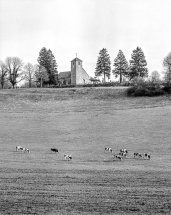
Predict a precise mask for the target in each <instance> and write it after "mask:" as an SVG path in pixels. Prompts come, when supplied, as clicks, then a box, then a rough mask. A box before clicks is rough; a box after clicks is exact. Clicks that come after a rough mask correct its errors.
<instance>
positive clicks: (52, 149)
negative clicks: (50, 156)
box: [50, 148, 59, 153]
mask: <svg viewBox="0 0 171 215" xmlns="http://www.w3.org/2000/svg"><path fill="white" fill-rule="evenodd" d="M50 150H51V151H52V152H55V153H56V152H59V151H58V149H55V148H51V149H50Z"/></svg>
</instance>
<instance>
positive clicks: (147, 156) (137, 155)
mask: <svg viewBox="0 0 171 215" xmlns="http://www.w3.org/2000/svg"><path fill="white" fill-rule="evenodd" d="M105 152H110V153H113V150H112V148H108V147H107V148H105ZM113 155H114V159H117V160H120V161H121V160H122V158H126V157H127V155H128V150H127V149H120V151H119V153H118V154H113ZM134 158H144V159H148V160H150V154H148V153H143V154H142V153H139V152H134Z"/></svg>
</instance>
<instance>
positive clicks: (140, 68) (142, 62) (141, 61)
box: [129, 47, 148, 79]
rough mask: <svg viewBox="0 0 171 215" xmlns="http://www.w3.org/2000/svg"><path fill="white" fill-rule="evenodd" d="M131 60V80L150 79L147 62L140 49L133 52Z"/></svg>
mask: <svg viewBox="0 0 171 215" xmlns="http://www.w3.org/2000/svg"><path fill="white" fill-rule="evenodd" d="M131 58H132V59H131V60H130V61H129V63H130V66H129V78H130V79H132V78H134V77H142V78H144V77H148V69H147V67H146V66H147V61H146V59H145V56H144V53H143V51H142V49H141V48H140V47H137V48H136V49H134V50H133V52H132V55H131Z"/></svg>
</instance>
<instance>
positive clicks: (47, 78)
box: [0, 47, 171, 89]
mask: <svg viewBox="0 0 171 215" xmlns="http://www.w3.org/2000/svg"><path fill="white" fill-rule="evenodd" d="M37 62H38V64H35V65H33V64H31V63H27V64H24V63H23V61H22V60H21V59H20V58H18V57H7V58H6V59H5V61H4V62H3V61H0V85H1V88H2V89H3V88H4V86H5V85H7V86H9V85H11V86H12V87H13V88H15V86H16V85H17V84H18V83H19V82H21V81H22V80H25V81H26V83H27V84H28V87H32V86H35V83H36V86H40V87H42V86H43V85H58V84H59V80H58V65H57V62H56V59H55V56H54V54H53V53H52V51H51V50H50V49H47V48H45V47H43V48H42V49H41V50H40V52H39V56H38V59H37ZM113 67H114V69H113V70H112V73H113V74H114V76H115V78H118V77H119V81H120V83H121V82H122V81H123V79H124V78H126V79H128V80H133V79H134V78H135V77H136V78H139V77H141V78H146V77H148V68H147V61H146V59H145V55H144V53H143V51H142V49H141V48H140V47H137V48H136V49H135V50H133V52H132V54H131V60H130V61H129V63H128V61H127V60H126V58H125V55H124V53H123V52H122V50H119V52H118V54H117V56H116V58H115V59H114V62H113ZM163 67H164V71H163V73H164V79H165V81H166V82H169V83H170V82H171V52H170V53H169V54H168V55H167V56H166V57H165V58H164V60H163ZM102 75H103V81H104V82H106V77H107V78H108V79H110V76H111V61H110V56H109V54H108V51H107V49H106V48H103V49H102V50H100V52H99V56H98V59H97V64H96V68H95V77H99V76H102ZM159 76H160V74H159V73H158V72H157V71H153V72H152V74H151V79H152V81H156V80H159Z"/></svg>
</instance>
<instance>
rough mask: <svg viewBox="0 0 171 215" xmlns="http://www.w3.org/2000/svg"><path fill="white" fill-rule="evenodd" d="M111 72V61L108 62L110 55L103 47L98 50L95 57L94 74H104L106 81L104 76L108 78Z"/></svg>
mask: <svg viewBox="0 0 171 215" xmlns="http://www.w3.org/2000/svg"><path fill="white" fill-rule="evenodd" d="M110 73H111V62H110V56H109V54H108V53H107V49H106V48H103V49H102V50H101V51H100V52H99V56H98V59H97V64H96V68H95V76H97V77H98V76H101V75H104V82H105V81H106V76H107V77H108V78H110Z"/></svg>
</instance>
